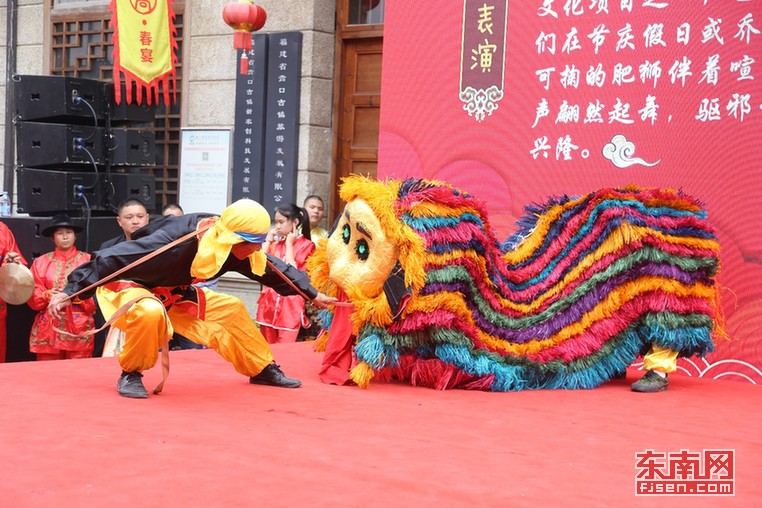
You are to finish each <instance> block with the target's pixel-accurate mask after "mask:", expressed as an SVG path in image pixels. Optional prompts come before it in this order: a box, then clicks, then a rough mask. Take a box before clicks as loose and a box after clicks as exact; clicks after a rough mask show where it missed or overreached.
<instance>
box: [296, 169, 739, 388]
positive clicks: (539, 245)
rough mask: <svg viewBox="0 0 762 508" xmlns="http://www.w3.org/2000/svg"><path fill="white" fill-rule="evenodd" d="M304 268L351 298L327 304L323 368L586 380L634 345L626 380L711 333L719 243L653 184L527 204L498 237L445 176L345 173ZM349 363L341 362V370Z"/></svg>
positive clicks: (366, 376) (500, 381)
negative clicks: (338, 211)
mask: <svg viewBox="0 0 762 508" xmlns="http://www.w3.org/2000/svg"><path fill="white" fill-rule="evenodd" d="M341 197H342V199H343V200H344V201H346V203H347V205H346V208H345V209H344V212H343V213H342V215H341V217H340V218H339V221H338V222H337V224H336V227H335V228H334V231H333V233H332V234H331V236H330V237H329V239H328V240H321V242H320V243H319V244H318V249H317V251H316V252H315V254H313V256H312V258H311V259H310V261H309V263H308V266H309V269H310V275H311V280H313V281H314V282H315V283H316V284H317V287H318V289H320V290H322V291H324V292H325V293H326V294H328V295H331V296H336V297H338V298H339V299H340V300H347V301H349V302H351V304H352V306H351V307H349V308H348V307H336V309H335V311H334V313H332V314H327V315H326V312H327V311H324V312H323V314H324V316H323V318H324V319H323V322H324V326H325V328H326V329H327V342H326V354H325V357H324V361H323V369H322V372H321V379H322V380H323V381H324V382H329V383H336V384H342V383H344V382H354V383H356V384H357V385H359V386H361V387H367V386H368V384H369V382H370V380H371V378H373V377H374V376H375V377H376V379H380V380H388V379H391V378H394V377H396V378H399V379H404V380H408V381H409V382H410V383H411V384H414V385H422V386H429V387H432V388H437V389H446V388H456V387H460V388H470V389H481V390H493V391H512V390H524V389H541V388H567V389H575V388H593V387H595V386H598V385H600V384H601V383H603V382H605V381H607V380H609V379H611V378H613V377H615V376H618V375H620V374H622V373H624V372H626V369H627V367H628V366H629V365H630V364H631V363H632V362H633V361H634V360H635V359H636V358H637V357H638V356H639V355H640V354H644V355H645V357H644V360H645V364H644V367H645V369H646V370H647V371H648V372H647V374H646V375H645V376H644V377H643V378H642V379H641V380H639V381H638V382H636V383H635V384H634V385H633V390H636V391H644V392H655V391H661V390H664V389H666V387H667V377H666V375H667V373H669V372H672V371H674V370H675V368H676V360H677V358H678V357H681V356H682V357H687V356H692V355H704V354H706V353H707V352H710V351H712V350H713V339H712V336H713V335H715V336H722V335H724V332H723V330H722V326H721V314H720V309H719V298H718V291H717V287H716V285H715V281H714V279H715V276H716V273H717V270H718V265H719V260H718V256H719V245H718V242H717V238H716V236H715V233H714V232H713V230H712V228H711V227H710V226H709V224H708V223H707V221H706V212H705V211H704V210H703V209H702V207H701V206H700V205H699V204H698V203H697V202H696V201H694V200H692V199H691V198H689V197H687V196H685V195H683V194H681V193H679V192H676V191H673V190H665V189H650V190H645V189H639V188H635V187H627V188H623V189H603V190H599V191H597V192H593V193H591V194H588V195H585V196H582V197H578V198H570V197H560V198H556V199H552V200H550V201H549V202H547V203H546V204H545V205H542V206H532V207H528V208H527V209H526V216H525V218H524V219H522V220H521V221H520V222H519V224H518V226H519V230H518V231H517V232H516V234H515V235H514V236H512V237H511V238H510V239H509V240H508V241H506V242H505V243H502V244H501V243H500V242H498V241H497V240H496V239H495V237H494V235H493V233H492V231H491V228H490V225H489V221H488V217H487V213H486V211H485V207H484V204H483V203H482V202H481V201H479V200H478V199H475V198H474V197H472V196H469V195H468V194H466V193H464V192H461V191H459V190H458V189H456V188H453V187H452V186H450V185H447V184H444V183H440V182H431V181H425V180H405V181H397V180H388V181H384V182H381V181H373V180H369V179H366V178H362V177H350V178H348V179H346V180H345V182H344V183H343V185H342V188H341ZM350 368H351V371H350Z"/></svg>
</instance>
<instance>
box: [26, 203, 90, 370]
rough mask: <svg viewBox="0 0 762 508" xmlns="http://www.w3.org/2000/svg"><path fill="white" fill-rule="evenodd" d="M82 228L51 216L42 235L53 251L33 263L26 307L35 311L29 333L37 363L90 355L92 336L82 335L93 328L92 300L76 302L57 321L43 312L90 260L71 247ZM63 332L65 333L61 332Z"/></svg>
mask: <svg viewBox="0 0 762 508" xmlns="http://www.w3.org/2000/svg"><path fill="white" fill-rule="evenodd" d="M80 231H82V228H81V227H79V226H77V225H75V224H74V223H73V222H72V220H71V218H69V216H68V215H66V214H59V215H56V216H55V217H53V219H52V220H51V223H50V226H48V227H47V228H45V229H43V230H42V236H47V237H49V238H51V239H52V240H53V243H54V244H55V249H54V250H53V251H51V252H48V253H47V254H43V255H42V256H39V257H38V258H36V259H35V260H34V261H33V262H32V267H31V271H32V275H33V276H34V292H33V293H32V297H31V298H30V299H29V301H28V302H27V304H28V305H29V307H31V308H32V310H36V311H38V313H37V316H35V318H34V323H33V324H32V330H31V332H30V334H29V351H31V352H32V353H36V354H37V360H62V359H68V358H90V357H91V356H92V355H93V336H92V335H87V336H85V333H86V332H87V331H89V330H92V329H93V328H94V327H95V323H94V320H93V314H94V313H95V302H94V301H93V299H92V298H86V299H84V300H80V299H76V300H75V301H74V302H73V303H72V305H71V306H70V307H69V308H68V309H67V311H66V313H64V314H63V315H62V316H61V317H60V318H58V319H53V318H52V317H51V316H50V315H49V314H48V313H47V312H46V311H47V308H48V303H50V298H51V296H52V295H54V294H55V293H58V292H59V291H61V290H62V289H63V288H64V287H66V284H67V280H68V277H69V274H70V273H71V272H72V271H73V270H74V269H75V268H77V267H78V266H79V265H81V264H83V263H87V262H88V261H90V254H88V253H87V252H81V251H80V250H78V249H77V247H76V246H75V245H74V242H75V240H76V239H77V233H78V232H80ZM57 330H62V331H64V332H67V333H60V332H59V331H57Z"/></svg>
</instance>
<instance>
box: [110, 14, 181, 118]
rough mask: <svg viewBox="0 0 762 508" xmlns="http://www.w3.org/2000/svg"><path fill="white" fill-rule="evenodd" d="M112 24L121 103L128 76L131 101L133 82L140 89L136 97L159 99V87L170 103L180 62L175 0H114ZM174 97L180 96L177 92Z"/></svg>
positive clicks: (118, 94)
mask: <svg viewBox="0 0 762 508" xmlns="http://www.w3.org/2000/svg"><path fill="white" fill-rule="evenodd" d="M109 10H110V11H111V13H112V18H111V26H112V27H113V29H114V37H113V43H114V51H113V59H114V84H115V87H114V88H115V98H116V102H117V104H119V103H121V99H122V97H121V95H122V94H121V86H120V81H121V77H122V75H123V76H124V83H125V90H126V94H127V97H126V99H127V103H128V104H129V103H130V102H132V98H133V93H132V88H133V83H134V84H135V85H137V87H138V89H137V91H136V94H135V99H136V101H137V103H138V104H140V103H141V102H142V96H143V90H144V89H145V90H146V91H147V93H146V96H147V99H146V100H147V102H148V103H149V104H151V103H152V102H154V101H155V102H157V103H158V102H159V88H160V87H161V88H162V89H163V96H164V103H165V104H169V103H170V93H169V88H170V86H169V81H170V79H171V80H172V81H173V82H174V80H175V66H176V64H177V56H176V54H175V51H176V50H177V42H176V40H175V36H176V35H177V30H176V28H175V25H174V19H175V13H174V11H173V10H172V6H171V0H111V4H110V5H109ZM171 96H172V98H175V97H176V94H175V93H174V92H173V94H172V95H171Z"/></svg>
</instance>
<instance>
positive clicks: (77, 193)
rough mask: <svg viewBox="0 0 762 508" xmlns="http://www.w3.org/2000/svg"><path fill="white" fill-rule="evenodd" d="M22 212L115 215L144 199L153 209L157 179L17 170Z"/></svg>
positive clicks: (126, 174)
mask: <svg viewBox="0 0 762 508" xmlns="http://www.w3.org/2000/svg"><path fill="white" fill-rule="evenodd" d="M16 172H17V176H18V198H19V202H18V211H19V212H23V213H28V214H29V215H32V216H41V215H55V214H56V213H63V212H65V213H69V214H77V215H79V214H81V213H82V210H83V209H89V210H90V211H91V212H92V211H95V212H99V211H102V212H109V213H110V212H113V210H114V209H115V207H116V205H118V204H119V203H121V202H122V201H124V200H126V199H129V198H137V199H140V200H141V201H142V202H143V203H145V204H146V206H147V207H148V209H149V210H151V209H152V208H153V204H154V202H155V199H156V197H155V196H156V178H155V177H154V176H153V175H144V174H139V173H114V172H111V173H110V174H106V173H103V172H100V173H96V172H94V171H92V172H83V171H55V170H46V169H31V168H19V169H17V171H16Z"/></svg>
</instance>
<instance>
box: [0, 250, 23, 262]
mask: <svg viewBox="0 0 762 508" xmlns="http://www.w3.org/2000/svg"><path fill="white" fill-rule="evenodd" d="M3 262H4V263H21V256H19V253H18V252H8V253H6V254H5V258H4V259H3Z"/></svg>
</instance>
